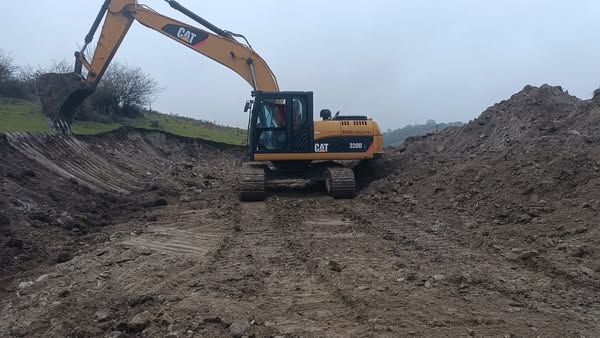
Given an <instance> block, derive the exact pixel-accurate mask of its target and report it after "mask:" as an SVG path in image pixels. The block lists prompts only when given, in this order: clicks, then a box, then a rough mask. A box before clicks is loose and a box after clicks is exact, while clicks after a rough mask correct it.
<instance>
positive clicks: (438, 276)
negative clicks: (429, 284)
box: [432, 274, 445, 281]
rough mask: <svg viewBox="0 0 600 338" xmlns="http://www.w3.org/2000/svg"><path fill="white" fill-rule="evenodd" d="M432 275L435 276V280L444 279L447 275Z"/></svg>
mask: <svg viewBox="0 0 600 338" xmlns="http://www.w3.org/2000/svg"><path fill="white" fill-rule="evenodd" d="M432 277H433V279H434V280H436V281H441V280H442V279H444V278H445V276H444V275H442V274H437V275H433V276H432Z"/></svg>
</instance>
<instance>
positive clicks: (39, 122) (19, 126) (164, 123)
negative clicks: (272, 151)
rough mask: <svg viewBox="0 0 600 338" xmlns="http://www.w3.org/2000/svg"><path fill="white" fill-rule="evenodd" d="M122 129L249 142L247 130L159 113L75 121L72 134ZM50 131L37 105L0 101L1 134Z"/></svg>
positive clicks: (212, 139) (9, 100) (4, 99)
mask: <svg viewBox="0 0 600 338" xmlns="http://www.w3.org/2000/svg"><path fill="white" fill-rule="evenodd" d="M122 126H131V127H137V128H144V129H155V130H162V131H165V132H169V133H172V134H176V135H181V136H187V137H194V138H201V139H205V140H211V141H217V142H223V143H230V144H243V143H244V142H245V140H246V131H245V130H244V129H240V128H231V127H222V126H217V125H214V124H212V123H209V122H206V121H200V120H195V119H192V118H187V117H181V116H172V115H166V114H161V113H157V112H148V113H144V116H142V117H139V118H135V119H120V120H119V121H118V122H113V123H99V122H84V121H75V123H73V133H74V134H98V133H102V132H106V131H110V130H113V129H117V128H119V127H122ZM49 130H50V129H49V127H48V123H47V122H46V118H45V117H44V115H43V113H42V111H41V110H40V108H39V106H38V105H36V104H34V103H32V102H29V101H24V100H18V99H10V98H0V132H9V131H49Z"/></svg>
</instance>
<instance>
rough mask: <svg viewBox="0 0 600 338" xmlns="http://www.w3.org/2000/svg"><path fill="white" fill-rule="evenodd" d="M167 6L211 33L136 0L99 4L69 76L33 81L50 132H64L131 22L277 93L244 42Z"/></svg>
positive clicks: (267, 70) (257, 88) (108, 0)
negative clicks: (88, 55) (88, 53)
mask: <svg viewBox="0 0 600 338" xmlns="http://www.w3.org/2000/svg"><path fill="white" fill-rule="evenodd" d="M167 2H168V3H169V5H171V7H173V8H175V9H177V10H179V11H181V12H182V13H183V14H185V15H187V16H188V17H190V18H191V19H193V20H195V21H197V22H199V23H200V24H202V25H203V26H205V27H206V28H207V29H209V30H211V31H212V32H213V33H211V32H209V31H207V30H204V29H200V28H197V27H194V26H191V25H189V24H186V23H183V22H180V21H177V20H175V19H172V18H169V17H167V16H164V15H162V14H159V13H157V12H156V11H154V10H152V9H151V8H149V7H147V6H144V5H141V4H138V3H137V1H136V0H105V2H104V4H103V6H102V7H101V9H100V12H99V13H98V16H97V17H96V20H95V21H94V23H93V25H92V28H91V29H90V32H89V33H88V35H87V36H86V38H85V45H84V47H83V48H82V49H81V50H80V51H78V52H76V53H75V58H76V62H75V72H74V73H68V74H55V73H49V74H44V75H42V76H40V77H39V79H38V81H37V84H36V86H37V88H38V95H39V97H40V101H41V103H42V109H43V110H44V112H45V113H46V115H47V116H48V118H49V120H50V122H51V124H52V126H53V128H54V129H58V130H60V131H62V132H69V128H70V127H69V126H70V124H71V123H72V121H73V116H74V114H75V111H76V110H77V108H78V107H79V105H81V103H82V102H83V101H84V100H85V99H86V98H87V97H88V96H89V95H91V93H93V91H94V90H95V88H96V87H97V86H98V83H99V82H100V80H101V79H102V76H103V75H104V73H105V72H106V70H107V69H108V66H109V65H110V62H111V61H112V59H113V57H114V56H115V53H116V52H117V50H118V48H119V46H120V45H121V43H122V41H123V39H124V38H125V36H126V35H127V32H128V31H129V28H130V27H131V25H132V23H133V22H134V21H138V22H139V23H141V24H142V25H144V26H146V27H148V28H150V29H152V30H154V31H157V32H159V33H161V34H163V35H165V36H166V37H168V38H170V39H172V40H174V41H176V42H178V43H180V44H182V45H184V46H186V47H188V48H191V49H193V50H195V51H197V52H198V53H200V54H203V55H205V56H206V57H208V58H210V59H212V60H214V61H216V62H218V63H220V64H222V65H224V66H226V67H228V68H230V69H231V70H233V71H234V72H236V73H237V74H239V75H240V76H241V77H242V78H243V79H244V80H246V82H248V83H249V84H250V85H251V86H252V88H253V89H254V90H255V91H278V90H279V86H278V84H277V79H276V78H275V75H274V74H273V72H272V71H271V69H270V68H269V66H268V65H267V63H266V62H265V61H264V60H263V59H262V58H261V57H260V56H259V55H258V54H257V53H256V52H255V51H254V50H252V48H251V47H250V45H249V44H248V43H247V41H246V44H243V43H241V42H239V41H238V40H236V37H243V36H241V35H239V34H234V33H231V32H227V31H224V30H222V29H220V28H218V27H216V26H215V25H212V24H211V23H209V22H208V21H206V20H204V19H202V18H201V17H200V16H198V15H196V14H194V13H193V12H191V11H190V10H188V9H187V8H185V7H183V6H182V5H180V4H179V3H177V2H176V1H174V0H167ZM102 18H104V24H103V27H102V31H101V33H100V38H99V40H98V42H97V44H96V48H95V51H94V54H93V56H92V58H91V62H90V61H88V59H87V58H86V56H85V51H86V49H87V46H88V45H89V43H90V42H91V41H92V40H93V36H94V35H95V31H96V30H97V28H98V26H99V24H100V22H101V20H102ZM84 68H85V70H86V72H85V74H84V72H83V69H84Z"/></svg>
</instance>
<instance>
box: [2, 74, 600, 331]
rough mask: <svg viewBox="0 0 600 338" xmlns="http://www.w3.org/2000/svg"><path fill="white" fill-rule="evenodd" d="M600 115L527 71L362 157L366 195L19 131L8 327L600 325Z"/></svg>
mask: <svg viewBox="0 0 600 338" xmlns="http://www.w3.org/2000/svg"><path fill="white" fill-rule="evenodd" d="M599 112H600V111H599V105H598V103H597V101H594V100H590V101H581V100H578V99H577V98H574V97H572V96H569V95H568V94H566V93H564V92H562V90H560V89H559V88H555V87H549V86H544V87H542V88H534V87H526V88H525V89H524V90H523V91H522V92H520V93H518V94H515V96H513V97H512V98H511V99H510V100H507V101H503V102H501V103H499V104H497V105H495V106H493V107H490V109H488V110H486V112H484V113H483V114H482V116H481V117H479V118H478V119H476V120H475V121H472V122H471V123H469V124H468V125H466V126H465V127H463V128H453V129H450V130H447V131H444V132H442V133H440V134H437V135H431V136H428V137H424V138H419V139H412V140H410V141H408V142H407V143H406V144H405V145H403V146H402V147H401V148H393V149H389V150H388V151H387V153H388V155H387V159H386V160H385V161H383V162H381V163H376V164H372V165H364V166H359V167H357V168H356V172H357V174H358V176H359V178H360V180H361V183H362V184H363V190H362V191H361V194H360V196H358V197H357V198H355V199H353V200H334V199H332V198H330V197H328V196H325V195H324V194H323V193H322V192H321V191H320V190H318V188H315V189H313V190H311V191H300V192H298V191H295V190H294V191H278V192H277V193H276V194H273V195H271V196H270V197H269V198H268V199H267V200H266V201H265V202H260V203H243V204H241V203H239V202H238V200H237V194H236V189H235V185H236V183H235V182H236V176H235V175H236V171H237V169H238V168H239V166H240V163H241V160H242V159H243V154H244V150H243V149H242V148H238V147H232V146H224V145H219V144H214V143H206V142H201V141H197V140H190V139H185V138H179V137H174V136H171V135H165V134H161V133H149V132H143V131H138V130H119V131H117V132H113V133H108V134H105V135H100V136H91V137H76V138H61V137H56V136H53V137H48V136H41V135H37V136H34V135H31V134H28V135H19V134H8V135H5V136H3V138H2V139H0V142H1V143H2V144H0V152H1V153H0V155H1V158H2V161H1V162H0V170H1V174H2V175H1V177H2V180H3V181H2V183H3V184H2V195H1V196H2V200H0V203H2V215H3V216H2V217H1V218H0V221H1V222H0V223H1V225H0V226H1V227H2V233H1V234H0V239H1V240H2V243H1V244H2V248H1V250H2V251H1V253H2V256H1V257H2V270H1V273H2V275H1V283H0V309H1V315H0V332H2V333H3V335H5V336H60V337H62V336H72V337H88V336H99V337H102V336H106V337H134V336H148V337H156V336H170V337H227V336H238V337H239V336H252V335H255V336H257V337H269V336H286V337H291V336H301V337H323V336H327V337H371V336H372V337H397V336H461V335H462V336H526V337H529V336H544V337H545V336H557V337H562V336H588V337H593V336H597V335H598V334H599V332H600V327H599V323H598V318H600V302H599V299H598V298H599V295H600V293H599V291H600V290H599V289H600V285H599V282H598V273H599V271H600V266H599V265H598V249H597V248H598V238H599V236H598V225H597V220H598V215H597V210H598V208H599V207H600V205H598V200H600V191H599V190H598V188H599V187H598V183H599V180H598V179H599V177H600V174H599V173H598V167H600V163H598V162H597V161H598V159H599V158H600V157H599V156H598V155H600V152H599V149H600V148H599V147H598V141H599V139H598V135H600V134H599V133H598V129H600V125H599V122H598V121H599V117H598V116H599ZM61 146H62V148H61ZM61 149H64V150H61ZM7 159H10V160H7ZM59 159H67V160H66V162H64V161H59ZM369 183H370V184H369Z"/></svg>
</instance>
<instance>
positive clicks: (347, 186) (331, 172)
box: [324, 167, 356, 198]
mask: <svg viewBox="0 0 600 338" xmlns="http://www.w3.org/2000/svg"><path fill="white" fill-rule="evenodd" d="M324 175H325V188H326V189H327V193H328V194H330V195H331V196H333V197H334V198H353V197H354V195H355V193H356V183H355V179H354V171H352V169H350V168H344V167H329V168H326V169H325V173H324Z"/></svg>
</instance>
